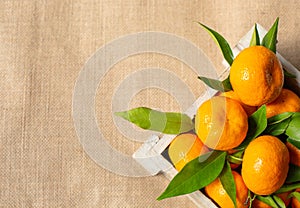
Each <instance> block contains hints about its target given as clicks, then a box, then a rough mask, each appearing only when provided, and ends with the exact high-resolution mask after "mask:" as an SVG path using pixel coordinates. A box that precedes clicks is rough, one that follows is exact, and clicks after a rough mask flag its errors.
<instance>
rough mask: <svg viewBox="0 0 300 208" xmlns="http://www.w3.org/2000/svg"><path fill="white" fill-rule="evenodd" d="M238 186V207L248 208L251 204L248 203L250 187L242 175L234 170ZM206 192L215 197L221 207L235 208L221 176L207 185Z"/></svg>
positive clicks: (212, 197)
mask: <svg viewBox="0 0 300 208" xmlns="http://www.w3.org/2000/svg"><path fill="white" fill-rule="evenodd" d="M232 175H233V178H234V182H235V186H236V193H237V194H236V202H237V208H246V207H248V206H249V205H248V204H247V203H246V202H247V198H248V188H247V187H246V185H245V183H244V181H243V179H242V177H241V175H240V174H238V173H237V172H236V171H232ZM205 192H206V194H207V195H208V196H209V197H210V198H211V199H213V200H214V201H215V202H216V203H217V204H218V205H219V206H220V207H224V208H225V207H226V208H231V207H232V208H233V207H234V204H233V202H232V200H231V199H230V197H229V195H228V194H227V193H226V191H225V189H224V188H223V185H222V183H221V181H220V179H219V178H217V179H216V180H214V181H213V182H212V183H210V184H209V185H208V186H206V187H205Z"/></svg>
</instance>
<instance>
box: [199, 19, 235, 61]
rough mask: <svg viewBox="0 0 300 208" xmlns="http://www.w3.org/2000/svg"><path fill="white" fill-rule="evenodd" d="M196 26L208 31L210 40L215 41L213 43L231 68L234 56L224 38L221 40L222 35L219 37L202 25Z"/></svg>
mask: <svg viewBox="0 0 300 208" xmlns="http://www.w3.org/2000/svg"><path fill="white" fill-rule="evenodd" d="M198 24H199V25H201V26H202V27H203V28H204V29H206V30H207V31H208V33H209V34H210V35H211V36H212V38H213V39H214V40H215V42H216V43H217V44H218V46H219V47H220V49H221V51H222V54H223V56H224V59H225V60H226V61H227V63H228V64H229V65H230V66H231V64H232V62H233V59H234V56H233V53H232V50H231V48H230V46H229V44H228V42H227V41H226V40H225V38H223V36H222V35H220V34H219V33H217V32H216V31H214V30H212V29H211V28H209V27H207V26H205V25H203V24H202V23H200V22H198Z"/></svg>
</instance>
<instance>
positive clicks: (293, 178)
mask: <svg viewBox="0 0 300 208" xmlns="http://www.w3.org/2000/svg"><path fill="white" fill-rule="evenodd" d="M285 182H286V183H294V182H300V167H299V166H297V165H294V164H290V167H289V172H288V175H287V177H286V180H285Z"/></svg>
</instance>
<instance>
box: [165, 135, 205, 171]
mask: <svg viewBox="0 0 300 208" xmlns="http://www.w3.org/2000/svg"><path fill="white" fill-rule="evenodd" d="M208 151H209V149H208V148H207V147H206V146H205V145H204V144H203V143H202V142H201V140H200V139H199V138H198V137H197V135H195V134H191V133H184V134H180V135H178V136H176V137H175V138H174V139H173V141H172V142H171V144H170V146H169V149H168V154H169V157H170V159H171V161H172V163H173V164H174V166H175V168H176V170H178V171H181V170H182V168H183V167H184V166H185V165H186V164H187V163H188V162H190V161H191V160H193V159H195V158H196V157H199V156H200V155H201V154H204V153H206V152H208Z"/></svg>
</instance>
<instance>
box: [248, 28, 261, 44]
mask: <svg viewBox="0 0 300 208" xmlns="http://www.w3.org/2000/svg"><path fill="white" fill-rule="evenodd" d="M256 45H260V40H259V34H258V30H257V24H256V23H255V25H254V31H253V33H252V38H251V41H250V45H249V46H256Z"/></svg>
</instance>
